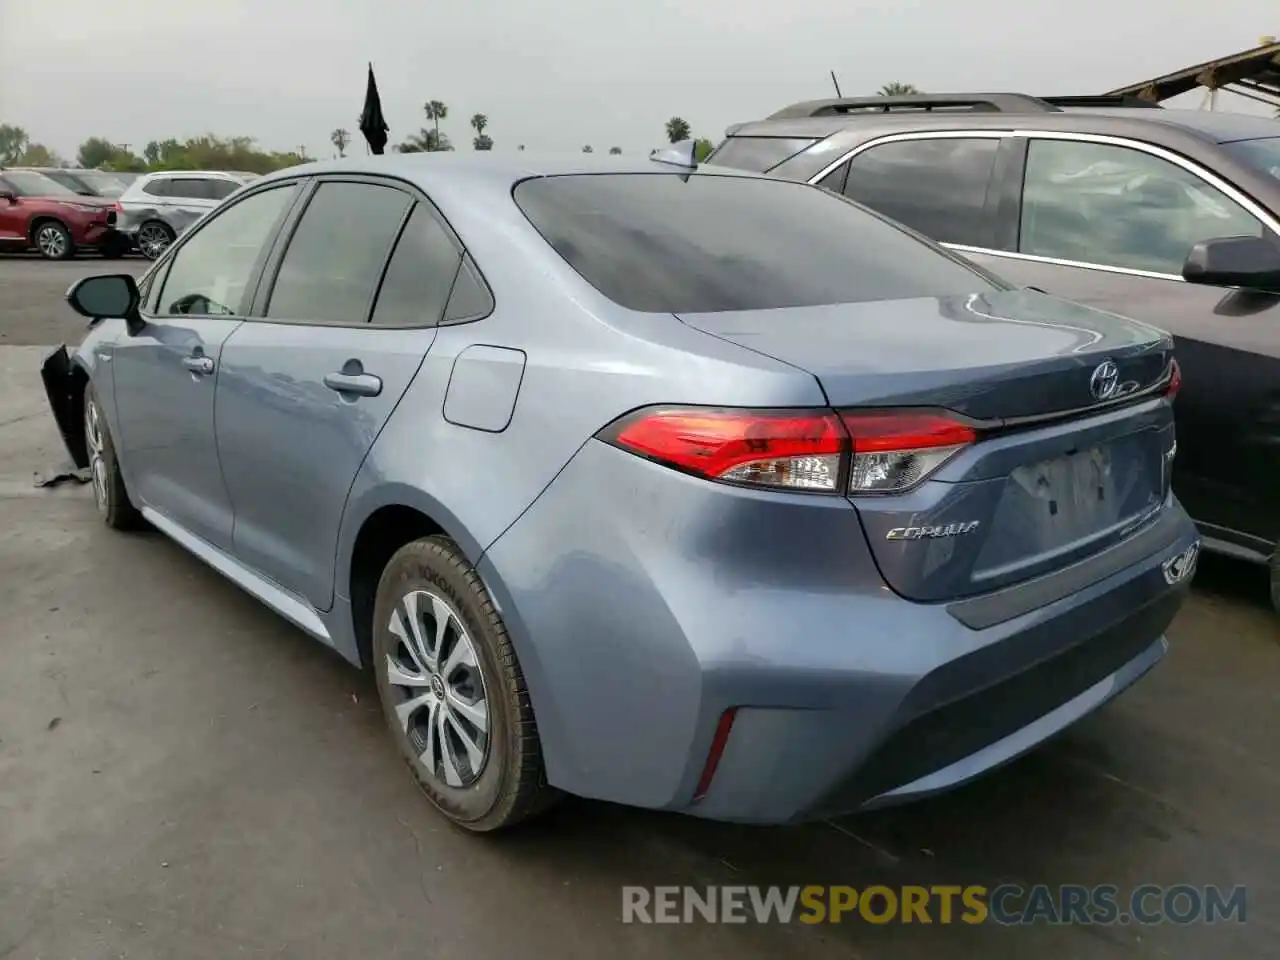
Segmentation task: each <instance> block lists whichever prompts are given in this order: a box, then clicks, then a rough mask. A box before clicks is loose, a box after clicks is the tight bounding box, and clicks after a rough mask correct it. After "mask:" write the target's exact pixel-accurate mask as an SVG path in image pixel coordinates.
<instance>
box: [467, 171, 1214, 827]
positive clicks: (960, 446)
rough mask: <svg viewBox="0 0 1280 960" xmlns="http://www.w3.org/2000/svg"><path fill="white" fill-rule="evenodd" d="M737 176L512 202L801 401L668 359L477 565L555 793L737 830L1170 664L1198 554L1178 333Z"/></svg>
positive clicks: (654, 305) (913, 785)
mask: <svg viewBox="0 0 1280 960" xmlns="http://www.w3.org/2000/svg"><path fill="white" fill-rule="evenodd" d="M565 179H566V180H569V179H572V178H565ZM596 179H598V180H603V179H605V178H596ZM733 179H737V178H730V177H709V176H700V177H690V178H685V179H681V178H672V180H673V181H678V182H679V184H680V185H679V186H676V185H675V184H674V183H673V184H672V185H670V186H668V185H666V184H662V185H658V181H657V180H655V182H654V184H646V185H644V186H643V187H641V188H640V189H638V190H637V189H634V188H633V187H631V186H630V185H628V186H626V187H625V188H624V187H623V186H618V187H617V189H615V188H614V187H613V186H610V185H608V184H604V183H594V184H591V185H589V186H586V187H579V186H578V185H571V184H563V185H554V184H553V185H550V186H548V185H546V184H548V183H549V182H550V181H542V182H541V184H540V185H537V186H533V185H530V189H529V190H527V191H526V193H527V196H525V197H524V198H523V202H521V201H522V197H521V189H523V187H522V188H521V189H518V190H517V192H516V199H517V202H521V205H522V207H523V209H524V210H525V213H526V214H527V215H528V216H529V218H530V220H531V221H532V222H533V223H534V225H535V226H537V227H538V228H539V229H540V230H541V232H543V234H544V236H546V237H547V239H548V241H549V242H550V243H551V244H552V246H553V247H555V249H556V250H557V251H558V252H560V253H561V255H562V256H563V257H564V258H565V260H567V261H568V262H569V264H570V265H572V266H573V267H574V269H575V270H577V271H578V273H580V274H581V275H582V277H583V278H585V279H586V280H587V281H589V282H590V283H591V284H592V285H593V286H594V287H595V288H596V289H597V290H598V291H599V292H601V293H603V294H604V295H605V296H606V297H608V298H609V300H611V301H612V302H614V303H616V304H618V305H619V306H621V307H624V308H626V309H629V310H632V311H636V312H637V313H641V312H643V313H646V314H649V315H650V316H654V315H657V314H658V313H659V311H660V310H661V309H662V308H666V309H667V311H668V315H669V316H671V318H672V322H673V323H678V324H680V325H681V327H683V328H684V329H686V330H687V329H688V328H693V329H694V330H697V331H700V332H702V333H703V334H705V335H706V336H708V337H712V338H715V339H716V340H718V341H720V342H722V343H729V344H734V345H736V346H738V347H740V348H741V349H742V350H743V351H744V355H745V352H747V351H749V353H750V356H751V358H752V364H758V363H759V362H760V359H761V358H762V357H763V358H769V359H770V360H772V361H774V362H776V363H777V364H778V369H779V371H792V372H795V373H796V374H797V376H803V377H805V378H809V380H808V382H809V383H810V384H811V385H815V386H816V388H817V389H816V392H815V394H814V397H815V398H816V399H815V401H810V402H805V403H803V404H796V405H792V404H786V405H783V406H781V407H772V408H763V407H761V406H759V405H754V406H752V405H744V406H726V405H724V404H723V403H717V404H715V405H706V404H700V403H698V402H690V401H689V399H688V398H689V397H690V396H691V395H694V394H696V390H694V389H693V388H691V386H690V383H689V381H688V379H687V377H686V375H685V374H684V373H683V372H682V371H683V370H685V369H686V368H687V365H682V364H681V362H680V361H679V360H678V359H676V358H675V357H674V356H673V359H672V362H671V370H672V373H671V374H670V375H669V376H670V382H668V383H666V384H664V383H663V382H662V378H661V377H654V380H655V382H654V383H653V384H652V389H653V391H655V393H654V395H653V397H652V400H653V402H650V403H645V404H643V405H640V406H638V407H634V406H633V407H632V408H629V409H625V410H619V411H617V412H616V414H611V415H609V416H608V417H607V422H603V423H601V425H600V429H599V430H598V432H597V433H596V434H595V436H594V437H592V438H591V439H589V440H588V441H587V442H586V443H585V444H584V445H583V447H582V448H581V449H580V450H579V452H578V453H577V455H576V456H575V457H574V458H573V459H572V460H571V461H570V463H569V464H568V465H567V466H566V467H565V469H564V470H563V471H562V472H561V473H560V475H559V476H558V477H557V478H556V480H555V481H553V483H552V484H551V485H550V486H549V487H548V488H547V490H546V491H544V493H543V494H542V496H541V497H540V498H539V499H538V500H537V501H535V503H534V504H533V505H532V506H531V507H530V508H529V510H528V511H526V513H525V514H524V516H522V517H521V518H520V520H519V521H517V522H516V524H514V525H513V527H512V528H511V529H510V530H509V531H508V532H507V533H506V534H505V535H504V536H503V537H501V538H500V539H499V540H498V541H497V543H496V544H494V545H493V546H492V547H491V548H490V550H489V551H488V553H487V554H486V558H485V561H484V563H483V564H482V567H481V570H482V573H484V574H485V576H486V579H487V580H488V581H489V582H490V584H491V587H492V588H493V589H494V591H495V595H496V596H497V598H498V600H499V602H500V604H501V605H502V608H503V616H504V618H505V619H506V620H507V622H508V624H509V626H510V627H511V629H512V631H513V634H515V635H516V638H517V641H518V647H519V649H520V656H521V660H522V664H523V665H524V668H525V672H526V676H528V677H529V684H530V693H531V696H532V697H533V699H534V707H535V710H536V711H537V719H538V726H539V731H540V734H541V736H542V739H543V744H544V753H545V756H546V760H547V769H548V775H549V777H550V778H551V780H552V782H553V783H555V784H556V785H558V786H560V787H562V788H564V789H566V790H568V791H570V792H574V793H579V794H583V795H588V796H595V797H600V798H604V799H609V800H615V801H619V802H624V803H631V804H637V805H641V806H649V807H659V808H667V809H676V810H681V811H684V812H688V813H692V814H696V815H699V816H705V817H712V818H717V819H729V820H742V821H754V822H786V821H792V820H798V819H804V818H810V817H815V816H826V815H831V814H836V813H842V812H848V811H852V810H856V809H860V808H864V807H868V806H875V805H880V804H885V803H892V802H900V801H903V800H906V799H910V798H914V797H919V796H923V795H927V794H930V793H934V792H937V791H939V790H943V789H946V788H949V787H952V786H955V785H957V784H959V783H962V782H964V781H966V780H968V779H970V778H972V777H974V776H976V775H978V774H980V773H982V772H984V771H987V770H990V769H992V768H993V767H996V766H998V765H1000V764H1002V763H1004V762H1006V761H1008V760H1010V759H1012V758H1013V757H1016V756H1017V755H1019V754H1020V753H1022V752H1024V751H1026V750H1027V749H1029V748H1031V747H1033V746H1034V745H1036V744H1038V743H1040V742H1042V741H1044V740H1045V739H1047V738H1048V737H1051V736H1053V735H1054V734H1056V733H1058V732H1059V731H1061V730H1063V729H1064V728H1066V727H1067V726H1069V725H1070V724H1072V723H1073V722H1075V721H1076V720H1078V719H1079V718H1081V717H1082V716H1084V715H1086V714H1087V713H1089V712H1090V711H1092V710H1094V709H1095V708H1097V707H1098V706H1099V705H1101V704H1102V703H1104V702H1106V701H1107V700H1109V699H1110V698H1111V697H1113V696H1115V695H1116V694H1117V693H1119V692H1120V691H1122V690H1123V689H1125V688H1126V687H1127V686H1128V685H1129V684H1131V683H1133V682H1134V681H1135V680H1137V679H1138V678H1139V677H1141V676H1142V675H1143V674H1144V673H1145V672H1146V671H1147V670H1149V669H1150V668H1151V667H1152V666H1154V665H1155V664H1156V663H1157V662H1158V661H1159V660H1160V658H1161V657H1162V656H1163V655H1164V653H1165V651H1166V649H1167V643H1166V640H1165V638H1164V633H1165V630H1166V628H1167V627H1168V625H1169V623H1170V622H1171V621H1172V619H1173V617H1174V615H1175V613H1176V612H1177V610H1178V607H1179V605H1180V604H1181V602H1182V599H1183V597H1184V595H1185V591H1186V588H1187V585H1188V582H1189V579H1190V576H1191V574H1192V572H1193V571H1194V567H1195V560H1196V556H1197V551H1198V541H1197V539H1196V533H1195V530H1194V528H1193V526H1192V525H1191V523H1190V521H1189V520H1188V519H1187V517H1186V515H1185V514H1184V513H1183V511H1182V509H1181V507H1180V506H1179V505H1178V504H1177V501H1176V499H1175V498H1174V496H1173V493H1172V491H1171V490H1170V486H1169V478H1170V463H1171V460H1172V458H1173V456H1174V455H1175V447H1176V445H1175V436H1174V425H1173V415H1172V406H1171V399H1172V397H1173V395H1174V394H1175V393H1176V392H1177V389H1178V387H1179V384H1180V376H1179V373H1178V369H1177V364H1176V362H1175V361H1174V358H1173V355H1172V344H1171V341H1170V339H1169V338H1168V337H1167V336H1166V335H1165V334H1163V333H1161V332H1160V331H1157V330H1154V329H1152V328H1149V327H1146V326H1143V325H1140V324H1136V323H1132V322H1129V321H1127V320H1124V319H1122V318H1118V317H1114V316H1111V315H1107V314H1102V313H1100V312H1098V311H1093V310H1089V309H1087V308H1083V307H1079V306H1076V305H1073V304H1069V303H1065V302H1063V301H1059V300H1056V299H1053V298H1050V297H1047V296H1044V295H1041V294H1038V293H1034V292H1029V291H1018V290H1011V289H1008V288H1007V287H1006V285H1004V284H1002V283H1001V282H1000V281H998V280H996V279H994V278H991V277H988V276H986V275H984V274H979V273H977V272H974V271H972V270H971V269H970V268H969V267H968V266H966V265H963V264H961V263H960V262H958V261H956V260H955V259H954V258H948V256H947V255H946V254H944V253H942V252H940V251H938V250H937V249H936V248H932V247H930V246H926V245H924V244H922V243H920V242H919V241H917V240H916V239H914V238H912V237H909V236H907V235H906V234H903V233H900V232H898V230H897V228H895V227H892V226H890V225H888V224H886V223H884V222H883V221H881V220H878V219H877V220H872V219H871V218H870V215H869V214H866V213H864V212H863V211H861V210H860V209H859V208H856V207H852V206H851V205H848V204H846V203H845V202H844V201H841V200H839V199H837V198H834V197H830V196H829V195H827V194H825V193H822V192H821V191H817V190H814V189H812V188H807V187H801V186H796V187H795V188H794V189H795V190H796V191H805V192H803V193H801V192H796V193H794V194H785V195H784V194H781V193H771V192H769V191H772V190H775V189H778V190H785V189H788V188H786V187H782V186H781V185H778V186H776V187H775V185H774V184H775V182H773V181H766V180H741V181H740V182H741V183H745V184H752V186H750V187H743V186H739V185H733V184H731V183H730V182H729V181H731V180H733ZM699 181H703V182H705V183H706V185H705V186H698V187H691V184H696V183H699ZM717 181H724V182H721V183H717ZM778 201H785V203H782V204H781V206H779V205H778V203H777V202H778ZM614 207H616V208H617V210H616V211H613V209H612V208H614ZM757 208H758V209H757ZM795 208H798V209H799V211H800V214H802V215H796V214H795V213H793V212H792V211H793V210H794V209H795ZM730 210H731V212H727V211H730ZM673 211H678V212H673ZM744 211H745V212H744ZM623 213H625V216H623V215H621V214H623ZM753 217H755V218H756V220H757V221H758V222H756V223H752V222H751V221H752V218H753ZM719 220H724V221H726V222H728V223H729V224H730V226H731V227H732V229H726V230H721V231H715V230H709V227H710V226H711V225H713V224H715V223H717V222H719ZM753 228H758V230H756V232H754V233H753ZM806 231H810V233H808V234H806ZM841 231H845V232H846V233H847V234H848V236H847V237H843V236H842V235H841ZM664 232H665V233H673V234H675V236H674V237H667V238H664V239H663V242H662V243H658V242H657V240H658V238H659V237H660V236H661V235H662V234H663V233H664ZM765 236H767V241H766V240H761V239H760V238H761V237H765ZM588 237H590V240H591V242H590V243H588V242H587V238H588ZM868 237H869V238H870V239H868ZM842 241H843V242H842ZM868 244H870V246H868ZM611 248H612V249H611ZM656 251H663V252H656ZM801 258H803V263H799V262H798V261H799V260H800V259H801ZM648 261H654V262H653V263H651V264H647V262H648ZM646 264H647V265H646ZM623 265H626V267H627V268H626V269H623ZM659 277H661V278H666V282H658V281H657V280H656V279H655V278H659ZM655 287H656V288H657V292H655ZM612 322H614V323H616V324H617V325H619V328H620V329H621V328H622V327H624V326H625V325H626V321H625V317H621V316H620V317H619V318H618V319H616V320H614V321H612ZM656 330H657V328H656V327H653V326H650V325H648V324H646V325H640V324H632V328H631V330H630V331H629V333H630V335H632V336H637V335H643V336H644V337H645V339H646V342H648V343H651V344H652V343H662V342H664V337H663V335H662V334H661V333H659V332H655V331H656ZM677 339H678V338H675V337H673V338H671V342H673V343H674V342H676V340H677ZM620 346H621V345H620ZM647 372H649V373H652V371H647ZM662 390H666V391H668V395H667V396H663V395H662V394H661V391H662ZM798 395H799V394H797V396H798ZM521 402H522V403H524V402H526V401H525V400H522V401H521ZM597 402H598V403H599V405H600V408H601V409H602V411H607V410H609V409H610V402H611V399H610V390H609V388H608V386H607V384H606V383H605V382H604V381H603V380H602V383H601V389H600V393H599V395H598V397H597Z"/></svg>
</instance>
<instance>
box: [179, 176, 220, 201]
mask: <svg viewBox="0 0 1280 960" xmlns="http://www.w3.org/2000/svg"><path fill="white" fill-rule="evenodd" d="M211 186H212V183H211V181H209V180H202V179H197V178H193V177H177V178H175V179H173V180H170V181H169V196H171V197H182V198H184V199H191V200H210V199H212V197H213V193H212V191H211V189H210V188H211Z"/></svg>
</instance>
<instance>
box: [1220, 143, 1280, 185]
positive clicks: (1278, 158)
mask: <svg viewBox="0 0 1280 960" xmlns="http://www.w3.org/2000/svg"><path fill="white" fill-rule="evenodd" d="M1222 148H1223V149H1224V150H1226V151H1227V152H1228V153H1230V154H1234V155H1235V158H1236V159H1237V160H1241V161H1243V162H1244V163H1247V164H1248V165H1249V166H1251V167H1253V168H1254V169H1255V170H1261V171H1262V172H1263V173H1269V174H1271V176H1273V177H1275V178H1276V179H1277V180H1280V137H1262V138H1261V139H1258V140H1237V141H1235V142H1234V143H1224V144H1223V145H1222Z"/></svg>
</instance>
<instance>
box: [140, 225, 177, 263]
mask: <svg viewBox="0 0 1280 960" xmlns="http://www.w3.org/2000/svg"><path fill="white" fill-rule="evenodd" d="M169 242H170V241H169V234H168V232H166V230H165V229H164V227H161V226H158V225H157V224H154V223H149V224H147V225H146V226H144V227H143V228H142V229H141V230H139V231H138V249H139V250H141V251H142V255H143V256H144V257H146V258H147V259H148V260H155V259H157V258H158V257H159V256H160V254H162V253H164V252H165V251H166V250H168V249H169Z"/></svg>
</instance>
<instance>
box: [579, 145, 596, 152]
mask: <svg viewBox="0 0 1280 960" xmlns="http://www.w3.org/2000/svg"><path fill="white" fill-rule="evenodd" d="M582 152H583V153H595V148H593V147H592V146H591V144H589V143H588V144H587V145H586V146H585V147H583V148H582Z"/></svg>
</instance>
